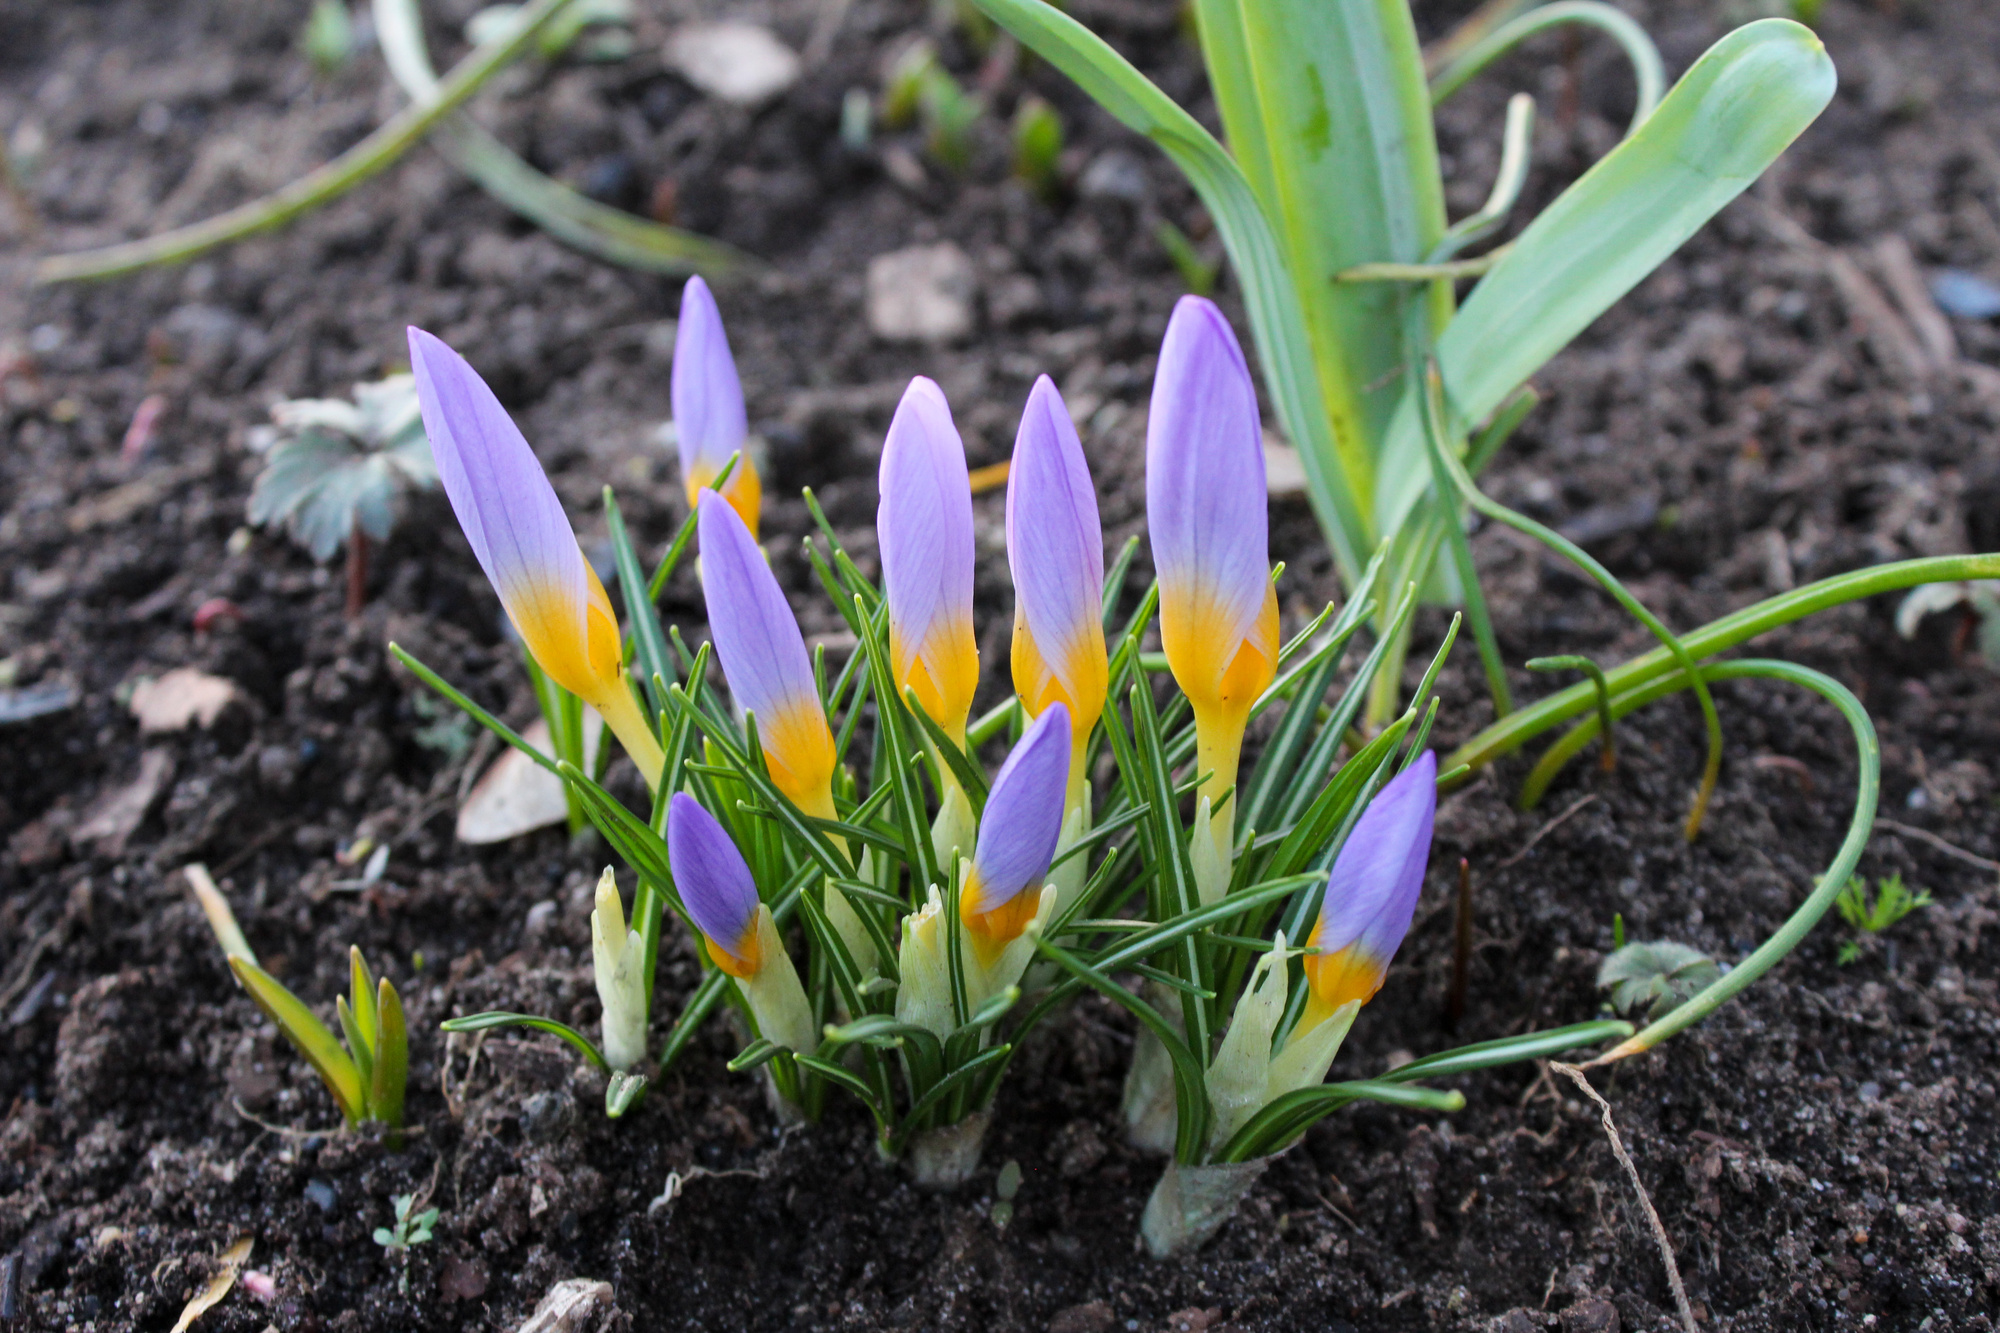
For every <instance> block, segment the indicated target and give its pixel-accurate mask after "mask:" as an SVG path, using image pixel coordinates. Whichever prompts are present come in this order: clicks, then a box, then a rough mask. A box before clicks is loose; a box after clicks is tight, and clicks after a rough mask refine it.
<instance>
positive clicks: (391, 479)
mask: <svg viewBox="0 0 2000 1333" xmlns="http://www.w3.org/2000/svg"><path fill="white" fill-rule="evenodd" d="M250 447H251V448H252V449H255V450H257V451H258V452H260V453H262V454H264V470H263V471H262V472H260V473H259V474H258V475H257V483H256V485H255V486H254V487H253V488H252V490H251V492H250V509H249V517H250V521H251V522H252V523H254V524H256V525H258V526H259V527H268V526H270V525H272V524H279V523H282V524H283V525H284V527H285V531H286V533H287V534H288V535H289V536H290V537H291V539H292V540H293V541H294V542H296V543H298V544H299V545H300V546H302V547H304V548H305V550H306V552H307V554H309V555H311V556H312V558H313V559H314V560H319V561H326V560H330V559H332V558H333V555H334V552H336V551H338V550H340V549H341V547H342V546H345V547H346V548H347V615H348V618H349V619H353V618H354V617H356V616H358V615H360V614H361V608H362V605H363V603H364V602H365V601H366V599H367V590H368V543H369V542H371V541H375V542H382V541H387V540H388V538H389V534H390V533H391V532H392V531H394V530H395V526H396V522H397V520H398V519H399V518H400V517H401V515H402V510H403V504H404V500H405V498H406V496H407V495H408V494H409V493H410V492H412V491H424V490H429V489H430V488H431V487H433V486H435V485H437V464H436V463H435V461H434V460H433V459H432V457H431V446H430V441H429V440H428V439H426V438H425V437H424V423H423V417H422V416H421V414H420V413H419V412H418V410H417V391H416V381H415V380H413V379H412V378H411V377H410V376H408V375H391V376H390V377H389V378H387V379H384V380H377V381H375V382H373V383H369V384H357V385H355V386H354V401H353V402H351V403H350V402H345V401H343V400H341V399H338V398H298V399H292V400H289V401H286V402H282V403H279V404H277V405H276V406H274V407H273V408H272V409H271V424H270V425H269V426H266V427H263V428H261V429H259V430H256V431H253V432H252V433H251V436H250Z"/></svg>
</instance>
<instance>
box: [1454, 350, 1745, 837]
mask: <svg viewBox="0 0 2000 1333" xmlns="http://www.w3.org/2000/svg"><path fill="white" fill-rule="evenodd" d="M1423 410H1424V427H1425V429H1424V439H1425V441H1426V443H1427V445H1428V446H1429V448H1430V451H1431V462H1432V465H1433V466H1434V467H1435V468H1437V469H1438V470H1439V471H1440V472H1441V474H1442V475H1443V476H1445V477H1448V478H1449V479H1450V480H1451V483H1452V484H1453V485H1454V486H1456V487H1458V490H1459V494H1461V495H1462V496H1464V497H1465V501H1466V503H1467V504H1469V505H1471V506H1472V507H1473V508H1474V509H1477V510H1478V511H1479V512H1480V513H1482V514H1484V515H1486V516H1487V517H1488V518H1491V519H1493V520H1494V521H1496V522H1499V523H1505V524H1506V525H1507V526H1508V527H1510V528H1513V529H1514V530H1515V531H1517V532H1522V533H1526V534H1527V535H1528V536H1530V537H1533V538H1534V539H1535V540H1536V541H1539V542H1541V543H1543V544H1544V545H1546V546H1549V547H1551V548H1553V549H1554V550H1556V551H1559V552H1561V553H1562V554H1563V555H1565V556H1567V557H1569V559H1570V560H1571V561H1572V562H1574V563H1575V564H1576V565H1577V567H1578V568H1580V569H1582V570H1584V571H1585V572H1586V573H1588V574H1589V575H1590V576H1591V577H1592V578H1594V579H1596V580H1597V582H1598V583H1599V584H1600V585H1601V586H1602V587H1603V588H1604V590H1605V591H1606V592H1608V593H1610V594H1611V596H1612V597H1613V598H1614V599H1616V601H1617V602H1618V605H1620V606H1621V607H1623V608H1624V609H1625V610H1626V611H1627V612H1628V613H1629V614H1630V615H1632V616H1633V618H1635V619H1637V620H1638V621H1640V622H1641V623H1642V624H1644V625H1645V626H1646V628H1647V629H1649V630H1651V631H1652V632H1653V635H1654V637H1655V638H1657V639H1659V641H1660V642H1661V643H1662V644H1663V645H1665V648H1666V651H1668V652H1669V653H1671V654H1672V655H1673V658H1674V660H1675V661H1676V662H1677V663H1679V665H1680V669H1681V670H1682V671H1683V672H1684V673H1685V674H1686V678H1687V681H1688V683H1689V684H1690V685H1692V686H1693V687H1694V692H1695V698H1696V699H1697V700H1698V701H1699V702H1700V704H1701V718H1702V722H1703V724H1704V725H1705V726H1706V727H1707V729H1708V759H1707V762H1706V763H1704V764H1703V765H1702V771H1701V785H1700V786H1699V787H1698V788H1696V790H1695V798H1694V807H1693V809H1691V810H1689V811H1688V817H1687V827H1686V833H1687V838H1688V841H1690V842H1692V841H1694V838H1695V835H1696V834H1698V833H1700V832H1701V821H1702V816H1703V815H1705V814H1706V813H1707V812H1708V802H1709V798H1710V797H1712V796H1713V795H1714V794H1715V780H1716V778H1717V777H1718V776H1719V775H1720V774H1721V772H1722V718H1721V716H1720V715H1718V714H1717V713H1716V711H1715V699H1714V697H1713V696H1712V695H1710V694H1709V691H1708V684H1707V682H1706V681H1704V680H1703V679H1702V678H1701V671H1700V669H1699V668H1698V667H1696V665H1695V659H1694V656H1693V654H1691V653H1690V652H1689V651H1688V649H1687V646H1686V645H1685V644H1684V643H1682V642H1681V640H1680V638H1679V637H1678V636H1677V635H1675V633H1674V632H1673V631H1672V630H1670V629H1668V628H1667V625H1666V622H1665V621H1663V620H1661V619H1660V618H1659V617H1658V616H1656V615H1654V614H1653V613H1652V612H1651V611H1649V610H1647V609H1646V607H1645V604H1644V603H1642V602H1641V601H1640V600H1639V599H1638V598H1636V597H1634V596H1633V595H1632V594H1631V593H1630V592H1628V591H1626V588H1625V585H1624V584H1622V583H1620V582H1619V581H1618V579H1617V577H1616V576H1615V575H1613V574H1612V572H1611V571H1610V570H1608V569H1606V568H1605V567H1604V566H1603V565H1601V564H1599V563H1598V562H1597V560H1595V559H1594V558H1592V557H1591V555H1590V554H1589V553H1588V552H1586V551H1585V550H1584V549H1583V548H1582V547H1581V546H1578V545H1577V544H1576V543H1575V542H1573V541H1571V540H1570V539H1569V538H1567V537H1565V536H1563V535H1562V534H1561V533H1559V532H1557V531H1556V530H1555V529H1553V528H1550V527H1548V526H1546V525H1544V524H1541V523H1537V522H1535V520H1533V519H1532V518H1529V517H1528V516H1527V515H1525V514H1517V513H1515V512H1514V511H1513V510H1511V509H1509V508H1508V507H1507V506H1506V505H1503V504H1501V503H1500V502H1499V501H1498V500H1493V499H1489V498H1488V497H1487V496H1486V494H1485V493H1484V492H1483V491H1481V490H1480V489H1479V487H1478V486H1477V485H1476V484H1474V482H1473V480H1472V477H1471V474H1469V473H1467V472H1466V470H1465V463H1464V462H1463V461H1462V460H1461V459H1460V458H1459V457H1458V456H1457V455H1456V454H1455V453H1453V452H1452V451H1451V450H1450V449H1448V448H1446V447H1445V443H1444V440H1445V435H1444V383H1443V380H1442V379H1441V378H1440V377H1439V375H1438V369H1437V363H1436V362H1435V361H1433V362H1431V363H1430V365H1429V366H1428V367H1426V369H1425V375H1424V394H1423ZM1445 767H1446V768H1447V769H1450V768H1453V767H1455V765H1454V764H1452V763H1450V762H1449V761H1447V762H1446V764H1445Z"/></svg>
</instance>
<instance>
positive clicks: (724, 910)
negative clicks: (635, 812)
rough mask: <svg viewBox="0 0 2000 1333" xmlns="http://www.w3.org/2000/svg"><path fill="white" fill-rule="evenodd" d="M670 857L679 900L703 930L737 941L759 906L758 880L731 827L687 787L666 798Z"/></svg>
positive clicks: (731, 943)
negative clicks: (709, 810) (731, 837)
mask: <svg viewBox="0 0 2000 1333" xmlns="http://www.w3.org/2000/svg"><path fill="white" fill-rule="evenodd" d="M667 861H668V863H669V864H670V865H671V866H672V867H673V872H674V886H675V887H676V888H678V889H679V890H680V895H681V905H682V906H683V907H685V908H687V914H688V916H689V917H691V918H693V920H694V923H695V925H696V926H698V927H699V928H700V929H701V933H702V934H704V935H706V936H708V937H709V938H710V939H712V940H714V941H715V942H716V943H718V944H721V945H723V946H724V947H726V948H730V949H735V948H737V947H739V946H740V941H741V940H742V938H743V932H744V930H745V929H746V928H747V927H748V926H749V924H750V921H751V918H752V917H753V916H755V915H756V912H757V881H756V880H754V879H752V878H751V877H750V866H749V864H748V863H746V862H745V861H744V859H743V853H741V852H739V851H737V850H736V844H735V843H734V842H733V841H731V839H730V837H729V834H728V832H727V831H726V830H724V828H723V827H722V825H721V824H719V823H717V822H716V819H715V816H714V815H711V814H710V813H708V811H706V810H704V809H702V807H701V805H700V804H699V803H698V802H697V801H696V800H695V799H694V798H693V797H692V796H689V795H688V794H687V793H686V792H675V793H674V798H673V800H672V801H670V802H668V804H667Z"/></svg>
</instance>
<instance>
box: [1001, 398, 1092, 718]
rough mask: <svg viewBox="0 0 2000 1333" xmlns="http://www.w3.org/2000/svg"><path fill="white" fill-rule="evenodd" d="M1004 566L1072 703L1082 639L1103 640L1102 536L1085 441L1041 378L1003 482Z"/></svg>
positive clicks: (1077, 685)
mask: <svg viewBox="0 0 2000 1333" xmlns="http://www.w3.org/2000/svg"><path fill="white" fill-rule="evenodd" d="M1007 560H1008V565H1009V567H1010V568H1011V569H1012V571H1013V574H1014V595H1015V597H1016V598H1017V599H1018V600H1019V602H1020V607H1021V614H1022V615H1023V616H1024V617H1025V618H1026V619H1027V622H1028V632H1029V633H1030V634H1032V635H1033V636H1034V639H1035V643H1036V646H1037V647H1038V648H1039V649H1040V651H1041V653H1042V655H1043V658H1044V660H1046V661H1047V662H1048V664H1049V666H1050V669H1051V670H1053V671H1054V672H1055V673H1056V674H1057V677H1058V678H1059V679H1061V680H1062V682H1063V684H1064V685H1065V686H1066V687H1068V690H1069V692H1070V694H1071V695H1072V697H1074V696H1076V695H1078V694H1081V693H1082V692H1083V688H1084V682H1082V681H1080V680H1072V679H1070V678H1069V677H1070V675H1073V674H1074V672H1073V670H1072V668H1073V666H1074V664H1076V663H1077V662H1080V661H1082V660H1085V655H1086V653H1087V651H1088V639H1089V637H1090V636H1092V635H1095V636H1096V637H1097V640H1098V642H1099V643H1102V641H1103V635H1104V629H1103V615H1104V530H1103V528H1102V526H1101V525H1100V523H1099V521H1098V517H1097V490H1096V488H1095V487H1094V486H1092V484H1091V480H1090V467H1089V465H1088V464H1087V463H1085V462H1084V457H1083V442H1082V441H1081V440H1079V439H1078V438H1077V434H1076V425H1075V423H1073V422H1072V421H1071V420H1070V417H1069V409H1068V408H1067V407H1065V406H1064V405H1063V400H1062V395H1061V394H1059V393H1057V392H1056V386H1055V385H1054V384H1053V383H1052V382H1050V380H1049V377H1048V376H1047V375H1043V376H1041V377H1040V378H1038V379H1037V380H1036V381H1035V387H1034V388H1033V389H1031V390H1029V392H1028V406H1027V408H1026V409H1025V410H1024V411H1023V412H1022V413H1021V428H1020V430H1019V431H1018V432H1017V433H1016V434H1015V436H1014V463H1013V467H1012V469H1011V471H1010V472H1009V474H1008V478H1007Z"/></svg>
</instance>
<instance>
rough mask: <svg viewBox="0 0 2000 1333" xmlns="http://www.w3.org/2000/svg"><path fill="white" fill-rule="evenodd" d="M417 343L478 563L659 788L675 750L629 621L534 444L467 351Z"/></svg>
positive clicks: (425, 395) (551, 665)
mask: <svg viewBox="0 0 2000 1333" xmlns="http://www.w3.org/2000/svg"><path fill="white" fill-rule="evenodd" d="M409 339H410V367H411V369H412V370H413V371H414V372H415V374H416V379H417V400H418V402H419V404H420V405H421V407H422V410H423V415H424V432H425V433H426V434H427V435H429V436H430V441H431V451H432V453H433V454H434V455H435V456H436V459H437V470H438V480H439V481H440V482H442V483H443V485H444V493H445V495H446V496H447V497H449V498H450V500H451V508H452V512H453V513H455V514H456V515H457V516H458V523H459V526H460V527H461V528H463V529H464V530H465V537H466V540H467V541H468V542H470V543H471V544H472V553H473V555H474V556H476V557H477V558H478V560H479V567H480V568H481V569H482V570H484V571H485V573H486V578H487V581H488V582H490V583H492V585H493V590H494V591H495V592H497V593H499V594H500V604H501V605H502V606H504V607H505V608H506V609H507V617H508V619H510V620H512V621H513V622H514V628H515V630H517V631H518V632H519V633H520V635H521V640H522V642H523V643H525V644H526V645H527V647H528V652H529V653H530V654H532V655H533V656H534V659H535V661H536V663H538V664H539V665H540V666H541V668H542V670H543V671H544V672H546V673H547V674H548V676H549V678H550V679H551V680H553V681H555V682H556V684H558V685H560V686H562V687H563V688H564V689H566V690H568V691H569V692H570V693H571V694H574V695H576V696H577V697H578V698H580V699H582V700H583V701H584V702H585V703H587V704H589V705H590V706H591V707H592V708H595V709H596V710H597V711H598V712H599V713H601V714H602V715H603V717H604V720H605V722H606V723H608V724H609V725H610V727H611V730H612V731H613V733H615V734H616V735H617V737H618V740H619V742H620V743H621V744H623V745H624V747H625V750H626V752H627V753H628V754H630V755H631V756H632V759H633V761H634V762H635V763H637V764H638V765H639V771H640V772H642V773H644V774H645V775H646V781H647V782H649V783H655V784H657V783H658V782H659V780H660V769H661V766H662V764H663V763H664V762H665V756H664V755H663V754H662V753H661V751H660V744H659V741H658V740H657V739H656V738H655V737H654V735H653V731H652V728H651V727H649V726H648V725H647V724H646V719H645V716H644V714H642V713H641V712H640V711H639V705H638V702H637V701H636V700H635V699H634V698H633V697H632V690H631V687H630V686H629V685H627V683H626V680H625V672H624V669H623V667H622V665H621V661H620V655H621V644H620V640H619V633H618V617H617V615H616V613H614V612H613V611H612V609H611V599H610V598H609V597H607V596H605V593H604V585H603V584H602V583H600V582H599V581H598V578H597V573H596V571H595V570H593V569H592V568H591V567H590V562H589V561H588V560H586V559H584V557H583V552H582V550H580V549H579V548H578V546H577V544H576V534H575V533H574V532H573V531H571V529H570V526H569V519H568V517H567V516H565V515H564V513H563V508H562V502H561V501H560V500H558V499H557V498H556V493H555V488H554V487H552V486H550V485H549V479H548V477H547V476H546V475H544V474H543V472H542V466H541V464H540V463H539V462H537V461H536V460H535V453H534V450H532V449H530V448H529V447H528V442H527V440H525V439H524V438H522V435H521V431H520V429H519V427H517V426H515V424H514V420H513V418H512V417H510V416H508V415H507V411H506V409H505V408H503V407H501V406H500V400H499V399H498V398H495V397H494V396H493V390H491V389H489V388H488V387H487V386H486V381H484V380H482V379H480V378H479V375H478V373H477V372H476V371H474V370H473V368H472V367H471V366H469V365H467V364H466V362H465V358H464V357H461V356H460V355H459V354H458V353H456V352H454V351H452V350H451V348H449V347H447V346H445V345H444V343H442V342H441V341H439V340H438V339H437V338H434V337H432V336H431V335H430V334H428V333H425V332H424V331H423V330H422V329H417V328H412V329H411V330H410V331H409Z"/></svg>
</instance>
